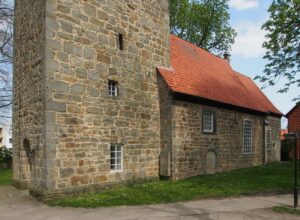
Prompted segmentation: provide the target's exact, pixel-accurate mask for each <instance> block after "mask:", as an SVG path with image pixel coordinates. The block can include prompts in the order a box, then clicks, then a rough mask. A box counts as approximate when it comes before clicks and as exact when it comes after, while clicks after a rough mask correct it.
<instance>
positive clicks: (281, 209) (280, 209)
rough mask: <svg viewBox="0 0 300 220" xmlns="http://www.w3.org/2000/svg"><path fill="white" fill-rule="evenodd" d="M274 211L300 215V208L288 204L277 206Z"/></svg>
mask: <svg viewBox="0 0 300 220" xmlns="http://www.w3.org/2000/svg"><path fill="white" fill-rule="evenodd" d="M273 211H275V212H279V213H287V214H291V215H300V210H299V209H294V208H290V207H287V206H276V207H274V208H273Z"/></svg>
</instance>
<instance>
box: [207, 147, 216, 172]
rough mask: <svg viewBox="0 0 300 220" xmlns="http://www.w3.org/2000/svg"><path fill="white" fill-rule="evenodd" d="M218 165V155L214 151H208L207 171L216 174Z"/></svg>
mask: <svg viewBox="0 0 300 220" xmlns="http://www.w3.org/2000/svg"><path fill="white" fill-rule="evenodd" d="M216 167H217V155H216V153H215V152H214V151H208V152H207V154H206V157H205V173H206V174H214V173H216Z"/></svg>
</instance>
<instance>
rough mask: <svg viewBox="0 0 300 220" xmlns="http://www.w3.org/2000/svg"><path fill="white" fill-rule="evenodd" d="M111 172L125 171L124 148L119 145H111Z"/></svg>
mask: <svg viewBox="0 0 300 220" xmlns="http://www.w3.org/2000/svg"><path fill="white" fill-rule="evenodd" d="M110 170H111V171H122V170H123V146H122V145H119V144H112V145H110Z"/></svg>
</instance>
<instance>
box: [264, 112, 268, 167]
mask: <svg viewBox="0 0 300 220" xmlns="http://www.w3.org/2000/svg"><path fill="white" fill-rule="evenodd" d="M266 161H267V152H266V124H265V116H264V117H263V165H266Z"/></svg>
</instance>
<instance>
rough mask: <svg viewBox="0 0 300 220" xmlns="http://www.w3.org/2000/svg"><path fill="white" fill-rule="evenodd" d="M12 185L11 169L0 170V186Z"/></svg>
mask: <svg viewBox="0 0 300 220" xmlns="http://www.w3.org/2000/svg"><path fill="white" fill-rule="evenodd" d="M10 184H12V169H9V170H0V186H3V185H10Z"/></svg>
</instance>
